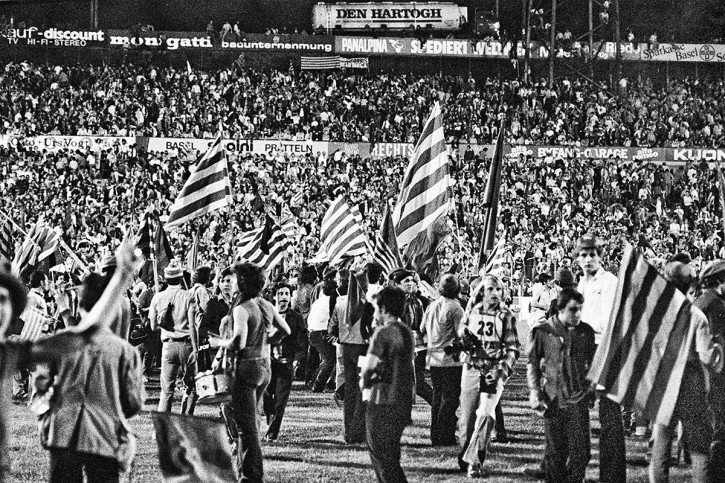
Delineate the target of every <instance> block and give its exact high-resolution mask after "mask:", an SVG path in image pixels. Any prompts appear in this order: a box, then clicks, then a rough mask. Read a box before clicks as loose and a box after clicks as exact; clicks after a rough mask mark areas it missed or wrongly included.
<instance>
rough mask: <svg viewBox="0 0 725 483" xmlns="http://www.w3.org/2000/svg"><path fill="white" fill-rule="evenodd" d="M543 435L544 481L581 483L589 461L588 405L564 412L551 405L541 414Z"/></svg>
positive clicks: (586, 402) (568, 408) (582, 403)
mask: <svg viewBox="0 0 725 483" xmlns="http://www.w3.org/2000/svg"><path fill="white" fill-rule="evenodd" d="M544 433H545V435H546V448H545V450H544V462H545V463H544V469H545V471H546V481H547V482H551V483H559V482H565V481H568V482H571V483H579V482H583V481H584V477H585V475H586V470H587V464H589V459H590V458H591V440H590V436H589V404H588V401H587V400H586V399H585V400H583V401H579V402H578V403H577V404H574V405H572V406H567V407H564V408H560V407H558V405H557V404H556V402H554V403H552V404H551V406H549V407H548V408H547V410H546V412H545V413H544Z"/></svg>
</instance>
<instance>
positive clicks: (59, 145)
mask: <svg viewBox="0 0 725 483" xmlns="http://www.w3.org/2000/svg"><path fill="white" fill-rule="evenodd" d="M7 142H8V144H9V145H10V146H17V145H18V144H20V143H22V145H23V146H24V147H25V149H29V150H34V151H47V152H49V153H55V152H58V151H62V150H64V149H65V150H68V151H78V150H80V151H83V152H85V151H86V150H88V149H90V150H91V151H102V150H108V149H112V148H114V147H118V148H119V149H120V150H121V151H126V150H128V149H130V148H131V146H133V145H134V144H136V137H134V136H128V137H110V136H109V137H93V136H34V137H29V138H20V137H12V136H11V137H9V138H7Z"/></svg>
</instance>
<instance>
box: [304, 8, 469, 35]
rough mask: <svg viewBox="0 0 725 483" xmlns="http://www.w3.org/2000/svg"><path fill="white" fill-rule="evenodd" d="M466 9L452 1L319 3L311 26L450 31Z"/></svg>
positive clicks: (456, 26) (463, 16)
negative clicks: (423, 27) (427, 28)
mask: <svg viewBox="0 0 725 483" xmlns="http://www.w3.org/2000/svg"><path fill="white" fill-rule="evenodd" d="M467 14H468V12H467V8H466V7H460V6H458V5H456V4H455V3H453V2H382V3H381V2H366V3H355V4H351V3H340V4H325V3H318V4H317V5H315V6H314V8H313V11H312V24H313V27H323V28H328V29H332V28H341V29H343V30H364V29H368V28H381V27H382V26H383V25H385V27H386V28H388V29H390V30H401V29H405V28H409V27H410V26H411V25H412V26H414V27H415V26H417V25H421V26H430V28H433V29H440V30H452V29H457V28H459V27H460V26H461V23H462V22H465V21H466V18H467V16H468V15H467Z"/></svg>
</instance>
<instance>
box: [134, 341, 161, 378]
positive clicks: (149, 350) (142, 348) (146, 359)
mask: <svg viewBox="0 0 725 483" xmlns="http://www.w3.org/2000/svg"><path fill="white" fill-rule="evenodd" d="M159 345H161V341H160V340H159V335H158V333H157V332H152V333H151V334H149V335H148V336H146V339H144V341H143V342H141V343H140V344H139V345H138V346H136V349H137V350H138V353H139V355H140V356H141V360H142V361H143V375H144V376H146V377H149V376H150V375H151V372H152V370H153V368H154V363H158V362H159V360H160V359H159V357H158V352H159Z"/></svg>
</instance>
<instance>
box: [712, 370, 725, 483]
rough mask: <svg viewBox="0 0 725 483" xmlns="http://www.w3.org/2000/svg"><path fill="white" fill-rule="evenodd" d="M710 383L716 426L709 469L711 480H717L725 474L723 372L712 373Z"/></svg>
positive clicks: (724, 386)
mask: <svg viewBox="0 0 725 483" xmlns="http://www.w3.org/2000/svg"><path fill="white" fill-rule="evenodd" d="M710 383H711V386H710V395H709V398H708V399H709V401H710V407H711V408H712V412H713V414H714V416H715V427H714V431H713V435H712V456H711V458H710V463H709V468H708V471H709V472H710V478H711V481H717V480H718V478H720V477H721V476H722V475H723V474H725V376H724V375H723V374H717V375H712V377H711V378H710Z"/></svg>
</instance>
